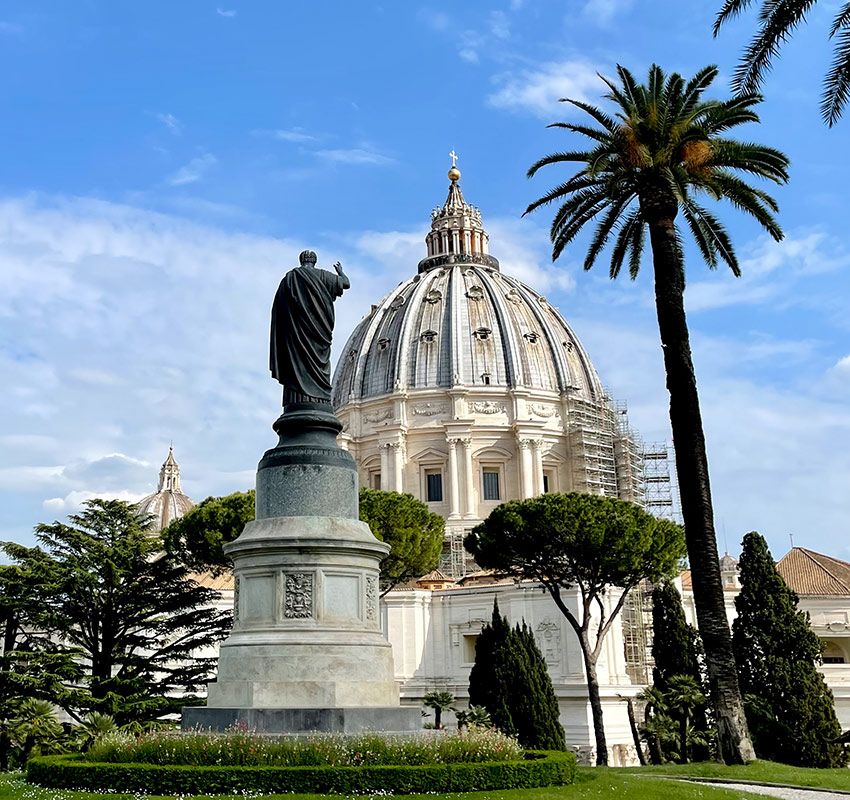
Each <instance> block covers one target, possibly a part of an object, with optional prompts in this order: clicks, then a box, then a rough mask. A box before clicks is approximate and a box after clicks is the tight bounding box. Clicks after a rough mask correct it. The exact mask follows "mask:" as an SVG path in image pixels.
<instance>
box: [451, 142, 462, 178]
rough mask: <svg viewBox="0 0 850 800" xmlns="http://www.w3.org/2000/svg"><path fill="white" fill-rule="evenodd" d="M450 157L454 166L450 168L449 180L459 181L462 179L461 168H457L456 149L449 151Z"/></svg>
mask: <svg viewBox="0 0 850 800" xmlns="http://www.w3.org/2000/svg"><path fill="white" fill-rule="evenodd" d="M449 158H450V159H451V160H452V166H451V169H449V180H450V181H458V180H460V170H459V169H458V168H457V153H455V151H454V149H452V151H451V152H450V153H449Z"/></svg>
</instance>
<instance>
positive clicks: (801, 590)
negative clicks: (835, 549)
mask: <svg viewBox="0 0 850 800" xmlns="http://www.w3.org/2000/svg"><path fill="white" fill-rule="evenodd" d="M776 570H777V572H778V573H779V574H780V575H781V576H782V577H783V578H784V580H785V583H787V584H788V585H789V586H790V587H791V588H792V589H793V590H794V591H795V592H796V593H797V594H799V595H821V596H829V597H835V596H836V595H838V596H844V597H847V596H850V564H848V563H847V562H846V561H840V560H839V559H837V558H832V556H825V555H823V554H822V553H816V552H814V550H807V549H806V548H805V547H792V548H791V549H790V550H789V551H788V552H787V553H786V554H785V555H784V556H782V558H781V559H780V560H779V563H778V564H777V565H776Z"/></svg>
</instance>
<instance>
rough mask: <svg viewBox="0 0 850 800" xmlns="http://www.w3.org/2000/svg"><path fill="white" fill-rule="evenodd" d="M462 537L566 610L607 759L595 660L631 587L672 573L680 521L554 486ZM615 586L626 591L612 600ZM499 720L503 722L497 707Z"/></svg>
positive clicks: (508, 506)
mask: <svg viewBox="0 0 850 800" xmlns="http://www.w3.org/2000/svg"><path fill="white" fill-rule="evenodd" d="M464 544H465V546H466V549H467V550H469V552H470V553H471V554H472V555H473V557H474V558H475V560H476V561H477V562H478V563H479V564H480V565H481V566H482V567H485V568H492V569H495V570H497V571H498V572H500V573H502V574H504V575H511V576H513V577H516V578H526V579H529V580H534V581H539V582H540V583H541V584H542V585H543V586H544V587H545V589H546V590H547V591H548V592H549V594H550V595H551V596H552V599H553V600H554V601H555V605H556V606H557V607H558V609H559V610H560V611H561V613H562V614H563V615H564V616H565V617H566V618H567V621H568V622H569V624H570V626H571V627H572V628H573V630H574V631H575V634H576V636H577V638H578V641H579V646H580V647H581V651H582V656H583V658H584V667H585V672H586V674H587V691H588V698H589V700H590V706H591V709H592V712H593V727H594V731H595V734H596V761H597V764H607V763H608V745H607V743H606V740H605V726H604V724H603V720H602V701H601V699H600V697H599V680H598V678H597V674H596V663H597V661H598V660H599V656H600V654H601V652H602V646H603V643H604V640H605V636H606V635H607V634H608V631H609V630H610V629H611V625H612V624H613V622H614V620H615V619H616V617H617V615H618V614H619V613H620V611H621V610H622V608H623V604H624V603H625V601H626V597H627V595H628V593H629V591H630V590H631V589H633V588H634V587H635V586H637V584H638V583H640V582H641V581H643V580H651V581H656V580H659V579H660V578H662V577H664V576H665V575H669V574H671V573H672V572H673V571H674V570H675V569H676V567H677V566H678V564H679V562H680V561H681V558H682V556H683V555H684V541H683V538H682V529H681V528H680V527H679V526H678V525H675V524H674V523H672V522H669V521H668V520H662V519H657V518H655V517H653V516H651V515H650V514H647V513H646V512H645V511H643V510H642V509H641V508H639V507H638V506H636V505H634V504H632V503H626V502H623V501H621V500H614V499H613V498H610V497H602V496H599V495H589V494H581V493H571V494H555V493H553V494H545V495H541V496H540V497H535V498H532V499H530V500H514V501H511V502H508V503H504V504H503V505H501V506H498V507H497V508H495V509H494V510H493V511H492V512H491V514H490V516H489V517H487V519H486V520H484V522H482V523H481V524H480V525H478V526H477V527H476V528H474V529H473V530H472V532H471V533H470V534H469V535H468V536H467V537H466V539H465V541H464ZM612 586H615V587H619V588H620V589H622V592H621V593H620V595H619V597H617V598H616V599H614V600H612V602H611V603H606V602H605V598H606V595H607V594H608V592H609V589H610V587H612ZM573 588H578V590H579V602H578V605H577V607H576V608H572V607H571V606H570V604H569V600H567V599H565V598H564V597H563V592H565V591H569V590H571V589H573ZM476 702H477V701H476ZM482 705H486V704H484V703H482ZM491 714H492V711H491ZM493 720H494V722H496V724H497V725H498V721H497V719H496V715H495V714H493Z"/></svg>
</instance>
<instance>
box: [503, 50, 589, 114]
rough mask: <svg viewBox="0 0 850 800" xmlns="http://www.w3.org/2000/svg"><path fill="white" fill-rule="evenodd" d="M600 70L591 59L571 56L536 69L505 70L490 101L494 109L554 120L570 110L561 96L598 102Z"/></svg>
mask: <svg viewBox="0 0 850 800" xmlns="http://www.w3.org/2000/svg"><path fill="white" fill-rule="evenodd" d="M597 71H598V69H597V67H596V66H595V65H593V64H591V63H590V62H588V61H583V60H581V59H571V60H566V61H555V62H549V63H548V64H544V65H543V66H542V67H541V68H540V69H537V70H521V71H519V72H507V73H503V74H501V75H497V76H496V77H495V78H494V82H495V83H496V84H497V86H498V88H497V89H496V91H495V92H494V93H493V94H491V95H490V96H489V97H488V98H487V102H488V103H489V104H490V105H491V106H493V107H495V108H503V109H505V110H508V111H526V112H530V113H532V114H535V115H537V116H539V117H543V118H545V119H554V118H556V117H559V116H563V115H564V114H566V113H570V112H569V109H568V108H565V107H564V105H563V104H561V103H559V102H558V101H559V100H560V99H561V98H562V97H569V98H570V99H573V100H584V101H587V102H596V100H597V99H598V95H599V89H600V87H601V86H602V82H601V81H600V79H599V76H598V75H597Z"/></svg>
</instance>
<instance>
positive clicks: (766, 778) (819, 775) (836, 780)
mask: <svg viewBox="0 0 850 800" xmlns="http://www.w3.org/2000/svg"><path fill="white" fill-rule="evenodd" d="M627 771H628V772H629V773H636V772H640V773H641V774H642V775H682V776H684V775H688V776H692V777H695V778H720V779H722V780H745V781H759V782H761V783H784V784H788V785H789V786H809V787H814V788H818V789H841V790H843V791H845V792H850V769H812V768H810V767H792V766H789V765H788V764H777V763H776V762H774V761H754V762H753V763H752V764H747V765H746V766H738V767H727V766H726V765H724V764H718V763H716V762H712V761H704V762H701V763H699V764H665V765H664V766H660V767H634V768H631V769H629V770H627Z"/></svg>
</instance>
